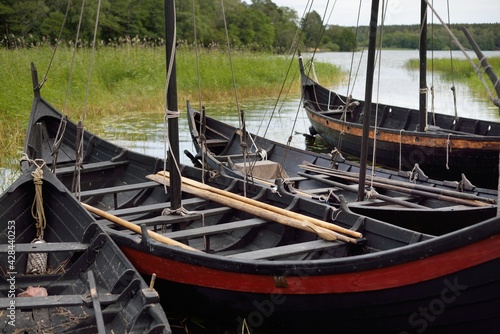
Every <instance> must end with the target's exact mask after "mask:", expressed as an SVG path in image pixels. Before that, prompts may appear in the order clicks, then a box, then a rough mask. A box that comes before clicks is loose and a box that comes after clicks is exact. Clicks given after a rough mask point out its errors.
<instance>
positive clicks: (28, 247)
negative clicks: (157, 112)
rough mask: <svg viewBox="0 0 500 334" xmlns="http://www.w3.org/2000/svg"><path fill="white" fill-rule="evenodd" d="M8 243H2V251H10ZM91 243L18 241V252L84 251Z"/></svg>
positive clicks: (0, 248)
mask: <svg viewBox="0 0 500 334" xmlns="http://www.w3.org/2000/svg"><path fill="white" fill-rule="evenodd" d="M8 246H9V245H8V244H2V245H0V253H7V252H8V251H9V247H8ZM89 246H90V244H84V243H80V242H45V243H29V244H28V243H16V244H15V248H14V250H15V251H16V253H49V252H66V251H84V250H86V249H87V248H88V247H89Z"/></svg>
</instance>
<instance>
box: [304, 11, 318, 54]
mask: <svg viewBox="0 0 500 334" xmlns="http://www.w3.org/2000/svg"><path fill="white" fill-rule="evenodd" d="M302 31H303V33H304V43H305V46H306V47H309V48H315V47H317V46H319V41H320V38H321V33H322V31H323V21H322V20H321V16H319V14H318V13H317V12H316V11H312V12H311V13H308V14H307V15H306V16H305V18H304V19H303V20H302Z"/></svg>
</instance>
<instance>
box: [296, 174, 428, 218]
mask: <svg viewBox="0 0 500 334" xmlns="http://www.w3.org/2000/svg"><path fill="white" fill-rule="evenodd" d="M298 175H300V176H304V177H307V178H308V179H311V180H316V181H319V182H322V183H324V184H327V185H330V186H333V187H337V188H340V189H344V190H346V191H350V192H354V193H357V192H358V189H354V188H352V187H351V186H349V185H347V184H344V183H341V182H336V181H332V180H328V179H325V178H322V177H320V176H317V175H310V174H306V173H302V172H299V173H298ZM371 196H372V198H378V199H380V200H383V201H386V202H389V203H393V204H397V205H401V206H404V207H407V208H412V209H427V207H426V206H423V205H419V204H416V203H411V202H407V201H403V200H400V199H397V198H392V197H390V196H385V195H381V194H377V193H371Z"/></svg>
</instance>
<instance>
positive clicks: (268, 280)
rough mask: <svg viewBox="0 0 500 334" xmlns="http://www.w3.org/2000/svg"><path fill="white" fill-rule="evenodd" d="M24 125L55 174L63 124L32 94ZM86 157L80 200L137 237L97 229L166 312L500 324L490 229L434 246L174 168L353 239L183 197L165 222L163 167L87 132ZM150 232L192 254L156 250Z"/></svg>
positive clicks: (495, 236) (70, 130)
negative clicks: (163, 301) (151, 285)
mask: <svg viewBox="0 0 500 334" xmlns="http://www.w3.org/2000/svg"><path fill="white" fill-rule="evenodd" d="M34 77H36V75H35V76H34ZM31 116H32V117H31V122H32V123H31V125H30V128H29V131H28V138H31V139H29V140H28V141H27V145H26V147H27V149H28V151H31V152H32V154H34V156H40V157H42V158H43V159H44V160H46V161H48V166H49V167H54V166H52V163H51V162H50V161H51V160H50V158H51V154H52V153H53V152H52V149H51V148H52V143H53V142H54V139H55V138H56V134H57V129H58V127H59V122H60V119H61V115H60V114H59V113H57V111H56V110H55V109H54V108H53V107H52V106H50V104H48V103H47V102H46V101H45V100H44V99H43V98H42V97H41V96H40V91H39V90H37V89H35V100H34V103H33V110H32V115H31ZM36 124H39V125H36ZM37 128H38V130H35V129H37ZM76 131H77V126H76V124H74V123H72V122H71V121H69V120H68V122H67V125H66V130H65V133H64V135H63V136H62V140H61V146H60V150H59V154H58V155H57V160H56V162H57V168H56V169H55V174H56V175H57V177H58V178H59V179H61V180H62V181H63V183H64V184H65V185H66V186H67V187H70V186H71V185H72V174H73V171H74V163H75V149H76V146H75V144H76V140H75V136H76ZM37 133H38V134H37ZM40 134H41V135H40ZM36 138H38V139H36ZM37 140H40V141H41V142H40V143H38V142H37ZM36 147H38V150H37V149H35V148H36ZM84 147H86V148H87V149H86V150H85V151H86V152H88V154H86V155H85V159H84V161H83V165H82V166H81V167H82V169H81V188H82V191H81V193H80V195H81V198H82V200H83V201H84V202H85V203H87V204H88V205H90V206H92V207H98V208H100V209H102V210H106V211H107V212H108V213H109V214H112V215H113V216H116V217H118V218H121V219H123V220H126V221H128V222H132V223H134V224H135V225H137V227H138V228H141V229H142V230H141V231H142V233H141V234H136V233H132V232H131V231H129V230H125V229H122V228H121V227H119V226H117V225H115V224H112V223H109V222H107V223H106V221H104V220H102V221H100V223H101V224H102V225H103V226H107V227H106V230H107V231H108V232H109V233H110V234H111V236H112V238H113V239H114V240H115V242H116V243H117V244H118V245H119V246H120V248H121V249H122V251H123V252H124V253H125V254H126V256H127V257H128V258H129V259H130V261H131V262H132V263H133V264H134V266H135V267H136V268H137V269H138V270H139V271H140V272H141V273H142V274H144V275H152V274H153V273H156V275H157V277H158V278H160V279H161V283H160V281H158V282H157V287H158V289H159V290H160V289H161V290H160V291H161V293H162V294H163V293H165V297H164V298H169V300H173V301H175V303H172V304H175V305H172V304H170V303H169V304H170V307H172V308H174V307H175V310H177V311H182V312H185V313H186V314H193V315H194V314H197V315H204V316H207V317H210V318H211V319H214V321H215V319H218V320H220V322H219V323H223V322H224V324H225V325H226V326H227V328H230V329H231V330H234V329H235V328H240V329H241V327H242V326H244V324H246V325H248V326H249V327H252V328H254V329H259V328H273V329H276V330H278V331H282V332H288V333H292V332H304V331H315V332H318V333H320V332H330V331H331V328H332V326H334V327H335V329H336V330H338V331H340V332H352V333H356V332H358V333H370V332H385V333H390V332H400V331H402V330H420V329H423V328H425V329H426V330H427V331H428V332H439V333H447V332H448V333H465V332H467V331H471V330H476V331H483V332H488V329H490V328H491V326H494V325H495V324H497V323H498V320H499V316H498V312H497V311H496V310H497V309H498V307H499V306H500V295H499V294H498V293H497V292H498V291H500V270H499V269H498V268H500V266H499V264H500V263H499V262H500V259H499V254H500V252H499V251H500V236H499V232H500V224H499V221H498V219H497V218H495V219H492V220H487V221H484V222H481V223H478V224H475V225H473V226H470V227H466V228H464V229H461V230H458V231H456V232H453V233H450V234H446V235H444V236H440V237H434V236H430V235H426V234H422V233H420V232H416V231H411V230H407V229H402V228H400V227H396V226H394V225H390V224H386V223H383V222H381V221H378V220H374V219H372V218H367V217H364V216H360V215H358V214H354V213H352V212H351V211H350V210H349V208H348V207H346V206H345V205H340V207H339V208H334V207H332V206H330V205H327V204H324V203H320V202H318V201H313V200H311V199H307V198H304V197H299V196H292V195H291V194H290V193H289V192H287V191H286V190H285V189H284V188H283V187H281V186H278V191H277V192H276V191H272V190H271V189H269V187H263V186H260V185H258V184H247V185H246V186H245V184H244V183H243V181H242V180H237V179H232V178H228V177H224V176H223V175H220V176H218V177H216V178H215V179H213V180H212V181H209V176H210V174H209V173H208V172H205V173H202V171H201V170H200V169H196V168H193V167H188V166H183V167H182V174H183V176H184V178H186V179H188V180H198V181H201V180H202V179H203V178H205V183H206V184H207V185H211V186H214V187H215V188H217V189H225V190H226V191H228V192H230V193H232V194H241V193H243V191H244V189H245V190H246V192H247V197H253V196H256V197H254V198H256V199H258V200H259V201H261V202H264V203H268V204H273V205H274V206H277V207H279V208H287V209H288V210H289V211H293V212H295V213H300V214H303V215H305V216H307V217H312V218H317V219H320V220H323V221H325V222H327V223H335V224H336V225H338V226H340V227H343V228H347V229H350V230H352V231H358V232H361V233H362V234H363V238H362V239H356V241H355V242H345V241H340V240H336V241H327V240H324V239H323V238H321V237H319V236H318V235H317V234H315V233H311V232H310V231H304V230H302V229H297V228H294V227H290V226H287V225H283V224H280V223H277V222H272V221H270V219H269V218H262V217H259V216H258V215H257V216H256V215H255V214H250V213H245V212H242V211H241V210H240V209H235V208H231V207H228V206H227V205H222V204H219V203H218V202H216V201H215V200H206V199H202V198H200V197H198V196H196V195H193V194H187V193H184V194H183V208H184V209H185V212H187V214H185V215H167V214H165V212H164V210H165V209H168V208H170V207H171V203H170V195H171V192H170V188H168V191H167V193H165V191H164V188H163V186H162V185H159V184H158V183H157V182H156V181H155V182H153V181H152V180H150V179H148V178H147V175H148V174H156V173H157V172H158V171H161V168H162V163H161V160H160V159H157V158H153V157H149V156H144V155H141V154H137V153H134V152H130V151H128V150H126V149H123V148H120V147H118V146H115V145H113V144H112V143H109V142H107V141H105V140H102V139H100V138H99V137H97V136H95V135H92V134H90V133H85V136H84ZM161 180H162V179H160V181H161ZM193 192H194V193H196V194H200V193H201V192H202V191H201V190H200V189H195V190H194V191H193ZM210 192H212V193H213V192H214V190H211V191H210ZM236 202H237V203H238V202H239V200H237V201H236ZM244 206H246V204H244V205H243V207H244ZM273 215H274V214H273ZM147 231H156V232H158V233H161V237H162V238H165V237H169V238H171V239H174V240H177V241H182V242H183V243H185V244H188V245H189V246H190V247H193V248H194V249H196V250H189V249H184V248H182V247H178V246H172V245H167V244H165V243H163V242H160V241H157V240H155V238H156V237H157V236H150V234H151V232H147ZM160 240H162V239H160ZM160 287H161V288H160ZM162 297H163V295H162ZM422 310H426V312H427V313H425V312H423V311H422ZM221 318H222V319H221Z"/></svg>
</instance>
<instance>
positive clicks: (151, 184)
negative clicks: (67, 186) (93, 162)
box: [80, 181, 160, 198]
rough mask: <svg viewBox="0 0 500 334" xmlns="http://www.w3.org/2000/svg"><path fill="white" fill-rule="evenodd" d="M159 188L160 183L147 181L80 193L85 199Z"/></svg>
mask: <svg viewBox="0 0 500 334" xmlns="http://www.w3.org/2000/svg"><path fill="white" fill-rule="evenodd" d="M158 186H160V184H159V183H158V182H153V181H147V182H140V183H133V184H126V185H122V186H115V187H108V188H99V189H92V190H85V191H82V192H81V193H80V196H81V197H82V198H85V197H91V196H99V195H107V194H114V193H121V192H126V191H134V190H142V189H148V188H154V187H158Z"/></svg>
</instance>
